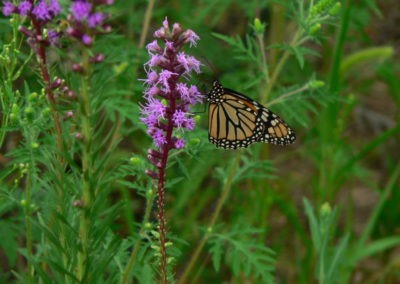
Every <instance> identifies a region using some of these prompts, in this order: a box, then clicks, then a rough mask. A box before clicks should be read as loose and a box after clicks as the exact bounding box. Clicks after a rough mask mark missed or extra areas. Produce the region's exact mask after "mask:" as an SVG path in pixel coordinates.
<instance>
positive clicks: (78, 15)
mask: <svg viewBox="0 0 400 284" xmlns="http://www.w3.org/2000/svg"><path fill="white" fill-rule="evenodd" d="M91 10H92V4H91V3H89V2H85V1H77V2H74V3H73V4H72V5H71V11H72V15H73V16H74V18H75V20H77V21H82V20H84V19H86V18H87V17H88V16H89V14H90V11H91Z"/></svg>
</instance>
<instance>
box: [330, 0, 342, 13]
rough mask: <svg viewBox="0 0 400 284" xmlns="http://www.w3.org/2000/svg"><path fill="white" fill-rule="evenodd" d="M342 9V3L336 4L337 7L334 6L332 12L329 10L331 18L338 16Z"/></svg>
mask: <svg viewBox="0 0 400 284" xmlns="http://www.w3.org/2000/svg"><path fill="white" fill-rule="evenodd" d="M341 8H342V3H340V2H336V3H335V6H333V7H332V8H331V9H330V10H329V12H328V13H329V15H331V16H336V15H337V14H338V13H339V12H340V9H341Z"/></svg>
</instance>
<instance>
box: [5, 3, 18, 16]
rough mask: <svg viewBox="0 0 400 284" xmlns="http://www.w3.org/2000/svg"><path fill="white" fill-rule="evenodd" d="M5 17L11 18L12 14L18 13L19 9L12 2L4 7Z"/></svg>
mask: <svg viewBox="0 0 400 284" xmlns="http://www.w3.org/2000/svg"><path fill="white" fill-rule="evenodd" d="M2 11H3V15H4V16H7V17H8V16H10V15H11V14H12V13H15V12H16V11H17V7H15V5H14V4H13V3H11V2H10V1H7V2H4V6H3V8H2Z"/></svg>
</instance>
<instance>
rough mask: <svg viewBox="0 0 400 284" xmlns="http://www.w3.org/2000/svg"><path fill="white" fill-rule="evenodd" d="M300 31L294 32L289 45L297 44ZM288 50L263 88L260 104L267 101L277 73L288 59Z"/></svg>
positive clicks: (294, 45)
mask: <svg viewBox="0 0 400 284" xmlns="http://www.w3.org/2000/svg"><path fill="white" fill-rule="evenodd" d="M301 35H302V33H301V32H300V30H299V31H298V32H297V33H296V34H295V36H294V38H293V40H292V42H291V43H290V46H291V47H296V46H297V45H298V44H299V39H300V37H301ZM290 54H291V53H290V51H289V50H286V51H285V52H284V53H283V55H282V57H281V59H280V60H279V62H278V64H277V65H276V67H275V69H274V72H273V73H272V75H271V80H270V81H269V84H268V86H267V89H266V90H265V93H264V95H262V96H261V104H265V103H266V102H267V101H268V98H269V95H270V94H271V91H272V88H273V87H274V85H275V83H276V80H277V79H278V76H279V74H280V73H281V71H282V68H283V66H285V64H286V61H287V60H288V59H289V56H290Z"/></svg>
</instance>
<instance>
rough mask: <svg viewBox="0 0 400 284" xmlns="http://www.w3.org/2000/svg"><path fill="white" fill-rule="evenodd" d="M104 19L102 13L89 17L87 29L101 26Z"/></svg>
mask: <svg viewBox="0 0 400 284" xmlns="http://www.w3.org/2000/svg"><path fill="white" fill-rule="evenodd" d="M104 19H105V16H104V14H103V13H94V14H92V15H90V16H89V18H88V24H89V27H91V28H95V27H97V26H101V25H102V24H103V21H104Z"/></svg>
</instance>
